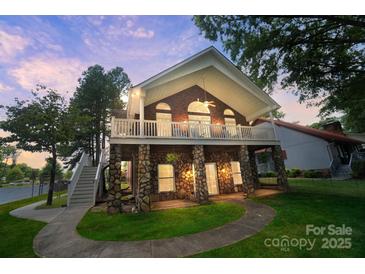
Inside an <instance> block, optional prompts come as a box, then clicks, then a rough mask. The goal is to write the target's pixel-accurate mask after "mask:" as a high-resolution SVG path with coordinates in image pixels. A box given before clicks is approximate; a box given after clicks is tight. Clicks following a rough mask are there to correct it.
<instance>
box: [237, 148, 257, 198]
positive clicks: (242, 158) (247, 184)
mask: <svg viewBox="0 0 365 274" xmlns="http://www.w3.org/2000/svg"><path fill="white" fill-rule="evenodd" d="M238 158H239V162H240V167H241V174H242V177H243V191H244V192H246V194H247V195H250V194H252V193H254V192H255V187H254V180H253V176H252V169H251V165H250V156H249V151H248V146H246V145H243V146H240V148H239V152H238Z"/></svg>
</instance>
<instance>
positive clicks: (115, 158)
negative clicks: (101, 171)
mask: <svg viewBox="0 0 365 274" xmlns="http://www.w3.org/2000/svg"><path fill="white" fill-rule="evenodd" d="M109 157H110V160H109V190H108V197H107V211H108V213H110V214H114V213H118V212H122V201H121V197H122V190H121V187H120V186H121V181H120V177H121V169H120V167H121V161H122V155H121V146H120V145H113V144H111V145H110V156H109Z"/></svg>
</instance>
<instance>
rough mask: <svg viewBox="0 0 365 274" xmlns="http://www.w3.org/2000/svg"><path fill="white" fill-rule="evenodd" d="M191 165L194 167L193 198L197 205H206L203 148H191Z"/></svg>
mask: <svg viewBox="0 0 365 274" xmlns="http://www.w3.org/2000/svg"><path fill="white" fill-rule="evenodd" d="M193 163H194V167H195V196H196V200H197V202H198V203H199V204H204V203H207V202H208V200H209V194H208V185H207V178H206V174H205V159H204V147H203V146H202V145H196V146H194V147H193Z"/></svg>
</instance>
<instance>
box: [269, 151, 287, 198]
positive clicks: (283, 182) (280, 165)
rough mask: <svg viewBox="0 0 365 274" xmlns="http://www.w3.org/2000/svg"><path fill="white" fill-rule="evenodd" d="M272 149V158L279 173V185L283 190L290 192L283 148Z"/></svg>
mask: <svg viewBox="0 0 365 274" xmlns="http://www.w3.org/2000/svg"><path fill="white" fill-rule="evenodd" d="M271 149H272V157H273V161H274V165H275V170H276V173H277V183H278V185H279V187H280V188H281V189H282V190H284V191H288V190H289V185H288V177H287V174H286V170H285V164H284V159H283V155H282V151H281V147H280V146H273V147H272V148H271Z"/></svg>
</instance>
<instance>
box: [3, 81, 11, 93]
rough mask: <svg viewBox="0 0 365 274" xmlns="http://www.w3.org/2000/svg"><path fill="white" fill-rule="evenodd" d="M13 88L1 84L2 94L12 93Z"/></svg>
mask: <svg viewBox="0 0 365 274" xmlns="http://www.w3.org/2000/svg"><path fill="white" fill-rule="evenodd" d="M12 89H13V88H12V87H10V86H8V85H5V84H3V83H1V82H0V92H5V91H10V90H12Z"/></svg>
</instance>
